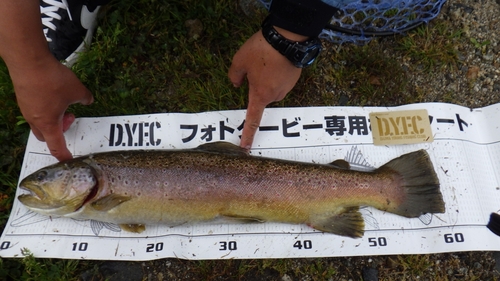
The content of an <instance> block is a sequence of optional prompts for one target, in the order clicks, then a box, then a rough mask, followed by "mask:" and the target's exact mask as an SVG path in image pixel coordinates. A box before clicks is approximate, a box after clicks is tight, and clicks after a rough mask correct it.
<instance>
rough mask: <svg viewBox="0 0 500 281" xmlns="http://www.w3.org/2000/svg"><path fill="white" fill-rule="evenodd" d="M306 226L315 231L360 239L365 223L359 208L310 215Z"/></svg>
mask: <svg viewBox="0 0 500 281" xmlns="http://www.w3.org/2000/svg"><path fill="white" fill-rule="evenodd" d="M308 225H309V226H310V227H312V228H314V229H317V230H321V231H324V232H330V233H334V234H337V235H342V236H348V237H353V238H359V237H362V236H363V234H364V231H365V222H364V219H363V216H362V215H361V213H360V212H359V207H350V208H345V209H344V210H343V211H341V212H336V213H335V214H331V213H325V214H315V215H312V216H311V217H310V218H309V222H308Z"/></svg>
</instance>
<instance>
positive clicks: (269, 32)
mask: <svg viewBox="0 0 500 281" xmlns="http://www.w3.org/2000/svg"><path fill="white" fill-rule="evenodd" d="M262 35H263V36H264V38H265V39H266V41H267V42H268V43H269V44H270V45H271V46H272V47H273V48H274V49H275V50H277V51H278V52H280V53H281V54H282V55H283V56H285V57H286V58H287V59H288V60H289V61H290V62H291V63H292V64H293V65H294V66H296V67H299V68H303V67H306V66H308V65H310V64H311V63H312V62H313V61H314V59H315V58H316V57H317V55H318V54H319V53H320V52H321V41H320V40H319V38H318V37H314V38H312V39H309V40H306V41H304V42H297V41H292V40H289V39H287V38H285V37H284V36H282V35H281V34H279V32H278V31H277V30H276V29H275V28H274V27H273V25H272V24H271V22H270V21H269V17H267V18H266V19H265V20H264V22H263V23H262ZM313 47H314V48H313ZM312 48H313V49H314V50H313V49H312ZM308 51H313V52H315V55H314V56H313V57H311V60H310V61H307V62H304V61H303V59H304V57H305V56H306V55H307V52H308Z"/></svg>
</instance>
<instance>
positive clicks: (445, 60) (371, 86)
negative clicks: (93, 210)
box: [0, 0, 485, 280]
mask: <svg viewBox="0 0 500 281" xmlns="http://www.w3.org/2000/svg"><path fill="white" fill-rule="evenodd" d="M237 3H238V1H223V0H197V1H195V0H173V1H168V2H167V1H157V0H116V1H113V2H112V3H111V4H110V5H108V7H107V10H106V12H105V13H104V17H103V18H102V19H101V20H100V24H99V28H98V29H97V31H96V35H95V37H94V41H93V43H92V45H91V46H90V47H91V48H90V50H89V51H88V52H86V53H84V54H83V55H82V56H81V60H80V61H79V62H78V63H77V64H76V65H75V66H74V67H73V70H74V72H75V73H76V74H77V75H78V76H79V77H80V79H81V81H82V82H83V83H84V84H85V85H86V86H87V87H88V88H89V89H90V90H91V91H92V92H93V94H94V96H95V102H94V103H93V104H92V105H90V106H81V105H74V106H71V107H70V109H69V110H70V111H72V112H74V113H75V114H76V115H77V116H79V117H85V116H112V115H127V114H143V113H159V112H201V111H209V110H228V109H243V108H245V107H246V102H247V90H248V88H247V87H246V86H243V87H242V88H240V89H235V88H234V87H233V86H232V84H231V83H230V81H229V79H228V78H227V71H228V69H229V66H230V64H231V59H232V56H233V55H234V53H235V52H236V51H237V50H238V48H239V46H241V45H242V44H243V43H244V42H245V40H246V38H248V37H249V36H250V35H252V34H253V33H254V32H255V31H256V30H258V28H259V25H260V22H261V21H262V19H263V18H264V16H265V12H263V11H260V12H258V13H257V14H256V15H254V16H253V17H248V16H246V15H245V14H244V13H243V12H242V11H241V10H240V9H239V8H238V5H237ZM194 19H197V20H199V22H201V23H202V25H203V30H202V32H199V31H196V30H195V31H193V30H191V31H190V28H189V27H187V26H186V21H187V20H194ZM448 30H449V29H447V26H446V23H442V22H438V23H437V24H436V25H434V26H433V27H432V28H430V27H427V26H423V27H420V28H419V29H417V30H416V31H413V32H411V33H410V35H409V36H407V37H403V36H398V37H395V38H388V39H383V40H374V41H373V42H371V43H370V44H368V45H366V46H362V47H360V46H352V45H346V46H342V47H341V48H338V46H335V45H333V44H331V43H327V42H325V43H324V45H325V47H326V51H325V52H324V53H323V54H322V56H321V57H320V59H319V62H318V63H316V64H314V65H313V66H312V67H311V68H308V69H305V70H304V72H303V75H302V77H301V79H300V80H299V83H298V84H297V86H296V87H295V89H294V90H293V91H292V92H291V93H290V94H289V95H287V97H286V98H285V99H284V100H283V101H281V102H279V103H275V104H272V105H271V106H336V105H353V106H365V105H374V106H391V105H398V104H405V103H414V102H420V101H422V99H423V98H422V95H419V94H415V91H414V90H412V89H410V88H409V87H408V85H407V80H408V77H407V74H406V71H405V70H404V68H403V65H402V63H401V58H402V57H403V58H408V59H409V60H411V61H412V64H413V65H415V66H419V65H421V66H422V67H423V69H424V71H436V70H439V69H440V68H441V67H442V66H443V65H445V66H449V65H455V64H456V54H455V53H454V49H453V43H454V42H456V40H461V37H460V32H459V31H458V32H457V31H448ZM477 44H478V46H479V47H482V44H485V42H477ZM388 46H389V48H390V50H391V51H390V52H387V48H388ZM412 93H413V94H412ZM28 133H29V126H28V125H27V124H26V123H24V122H23V119H22V116H21V114H20V112H19V109H18V107H17V105H16V102H15V95H14V91H13V87H12V84H11V82H10V79H9V76H8V72H7V69H6V67H5V65H4V64H2V63H0V143H2V145H1V146H0V155H1V158H0V184H1V189H0V225H1V229H2V230H3V227H4V225H5V223H6V220H7V218H8V215H9V212H10V208H11V205H12V202H13V199H14V198H13V197H14V193H15V188H16V183H17V180H18V176H19V172H20V168H21V163H22V157H23V153H24V146H25V143H26V140H27V136H28ZM26 254H27V255H26V257H25V258H23V259H0V279H2V280H3V279H7V280H9V279H11V280H57V279H54V278H56V277H57V278H60V279H59V280H73V279H77V278H78V274H79V273H80V272H82V271H84V270H86V269H89V268H93V267H94V265H95V264H94V263H92V262H86V261H85V262H84V261H66V260H57V259H38V258H34V257H33V256H32V255H30V254H29V253H27V252H26ZM407 259H410V258H407ZM415 259H416V260H407V261H405V260H399V261H398V262H399V263H400V264H401V265H400V266H401V267H402V268H403V270H404V271H405V272H415V273H418V272H421V271H422V270H423V269H421V268H420V267H419V264H421V263H424V265H425V259H424V260H421V258H418V257H417V258H415ZM334 261H335V262H336V263H341V264H343V263H347V262H346V261H345V260H343V259H307V260H295V259H277V260H258V261H255V260H246V261H200V262H194V261H180V262H181V263H182V264H183V265H185V266H187V267H189V268H190V269H191V270H192V272H194V273H193V274H195V275H196V276H197V277H199V278H200V279H198V280H216V279H217V278H227V279H224V280H230V279H231V278H230V277H227V276H232V277H234V279H236V280H237V279H243V278H244V277H248V276H266V275H267V276H275V277H276V279H279V278H281V276H283V275H284V274H287V275H289V276H292V277H296V276H306V275H307V276H309V280H328V278H330V277H332V278H334V279H335V278H336V276H337V275H338V274H339V271H340V269H339V268H337V267H334V266H333V265H332V263H333V262H334ZM157 263H159V261H158V262H150V264H151V265H155V264H157ZM348 268H349V267H348V266H345V267H343V269H344V270H347V269H348ZM356 274H357V275H350V276H349V278H355V277H356V276H358V277H359V273H356ZM223 276H225V277H223ZM234 279H233V280H234ZM217 280H219V279H217ZM394 280H398V279H397V278H395V279H394Z"/></svg>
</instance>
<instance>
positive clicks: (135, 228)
mask: <svg viewBox="0 0 500 281" xmlns="http://www.w3.org/2000/svg"><path fill="white" fill-rule="evenodd" d="M120 228H121V229H123V230H125V231H128V232H134V233H141V232H143V231H144V230H146V226H145V225H144V224H126V223H123V224H120Z"/></svg>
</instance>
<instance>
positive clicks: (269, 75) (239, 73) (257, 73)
mask: <svg viewBox="0 0 500 281" xmlns="http://www.w3.org/2000/svg"><path fill="white" fill-rule="evenodd" d="M276 30H278V32H279V33H280V34H282V35H283V36H285V37H286V38H288V39H290V40H295V41H303V40H306V39H307V38H306V37H304V36H301V35H297V34H293V33H289V32H287V31H286V30H282V29H279V28H276ZM301 73H302V69H301V68H297V67H295V66H294V65H293V64H292V63H291V62H290V61H289V60H288V59H287V58H286V57H285V56H283V55H282V54H280V53H279V52H278V51H276V50H275V49H274V48H273V47H272V46H271V45H270V44H269V43H268V42H267V41H266V39H265V38H264V36H263V35H262V31H258V32H257V33H255V34H254V35H253V36H252V37H250V38H249V39H248V40H247V41H246V42H245V44H243V46H241V48H240V49H239V50H238V52H236V54H235V55H234V57H233V62H232V64H231V67H230V69H229V73H228V76H229V79H230V80H231V82H232V83H233V85H234V86H235V87H240V86H241V85H242V84H243V82H244V80H245V77H246V78H247V80H248V88H249V93H248V107H247V113H246V118H245V126H244V127H243V133H242V135H241V143H240V146H241V147H243V148H245V149H247V150H250V148H251V147H252V143H253V139H254V136H255V133H256V132H257V129H258V128H259V125H260V121H261V119H262V114H263V113H264V109H265V107H266V106H267V105H268V104H270V103H272V102H275V101H280V100H282V99H283V98H284V97H285V96H286V94H288V92H290V90H291V89H292V88H293V87H294V86H295V84H296V83H297V81H298V80H299V77H300V74H301Z"/></svg>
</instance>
